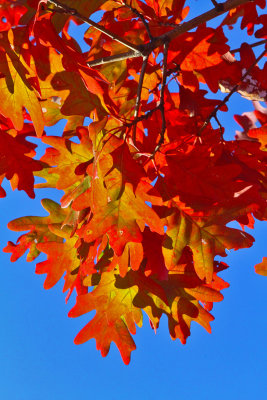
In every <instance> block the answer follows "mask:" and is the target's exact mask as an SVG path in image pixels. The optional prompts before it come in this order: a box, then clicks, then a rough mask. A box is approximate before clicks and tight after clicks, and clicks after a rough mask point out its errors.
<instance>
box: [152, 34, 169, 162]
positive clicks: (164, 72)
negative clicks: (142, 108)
mask: <svg viewBox="0 0 267 400" xmlns="http://www.w3.org/2000/svg"><path fill="white" fill-rule="evenodd" d="M168 47H169V41H168V40H167V41H166V43H164V52H163V68H162V83H161V88H160V103H159V109H160V113H161V131H160V139H159V142H158V144H157V145H156V147H155V150H154V152H153V156H152V157H154V155H155V154H156V152H157V151H158V150H159V149H160V146H161V145H162V143H163V142H164V134H165V130H166V118H165V109H164V94H165V86H166V80H167V58H168Z"/></svg>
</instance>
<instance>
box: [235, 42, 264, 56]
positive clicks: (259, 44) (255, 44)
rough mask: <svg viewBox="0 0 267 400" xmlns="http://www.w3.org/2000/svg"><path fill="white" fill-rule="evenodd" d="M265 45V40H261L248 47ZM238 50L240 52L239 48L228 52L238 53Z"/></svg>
mask: <svg viewBox="0 0 267 400" xmlns="http://www.w3.org/2000/svg"><path fill="white" fill-rule="evenodd" d="M266 43H267V39H263V40H259V41H258V42H256V43H252V44H249V46H250V47H251V48H252V47H257V46H261V45H262V44H266ZM240 50H241V47H239V48H238V49H233V50H230V53H238V52H239V51H240Z"/></svg>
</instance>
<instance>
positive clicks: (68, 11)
mask: <svg viewBox="0 0 267 400" xmlns="http://www.w3.org/2000/svg"><path fill="white" fill-rule="evenodd" d="M48 1H49V3H51V4H53V5H54V6H56V7H57V8H59V10H61V12H64V13H65V14H69V15H72V16H73V17H76V18H79V19H80V20H81V21H83V22H85V23H86V24H88V25H91V26H93V27H94V28H95V29H97V30H98V31H100V32H102V33H104V34H105V35H107V36H109V37H110V38H111V39H113V40H115V41H116V42H118V43H120V44H122V45H124V46H126V47H128V49H130V50H132V51H134V52H137V53H140V51H139V48H138V47H137V46H135V45H134V44H132V43H130V42H128V40H125V39H123V38H121V37H119V36H117V35H116V34H115V33H112V32H110V31H109V30H107V29H105V28H104V27H103V26H101V25H99V24H97V23H96V22H94V21H93V20H91V19H89V18H86V17H84V16H83V15H81V14H80V13H79V12H78V11H77V10H76V9H75V8H70V7H68V6H66V5H65V4H61V3H59V2H58V1H57V0H48ZM53 11H55V12H58V10H57V9H55V10H53Z"/></svg>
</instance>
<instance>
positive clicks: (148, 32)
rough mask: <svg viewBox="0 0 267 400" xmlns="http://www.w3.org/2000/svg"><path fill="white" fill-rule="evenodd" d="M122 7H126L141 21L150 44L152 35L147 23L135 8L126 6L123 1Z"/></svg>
mask: <svg viewBox="0 0 267 400" xmlns="http://www.w3.org/2000/svg"><path fill="white" fill-rule="evenodd" d="M124 6H125V7H127V8H129V9H130V10H131V11H132V12H133V13H134V14H135V15H137V16H138V18H140V19H141V21H142V22H143V24H144V27H145V28H146V31H147V34H148V37H149V40H150V41H151V42H152V40H153V36H152V34H151V31H150V28H149V25H148V23H147V21H146V19H145V17H144V16H143V14H141V13H140V12H139V11H138V10H137V9H136V8H134V7H132V6H131V5H130V4H127V3H126V2H125V1H124Z"/></svg>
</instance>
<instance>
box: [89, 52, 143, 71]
mask: <svg viewBox="0 0 267 400" xmlns="http://www.w3.org/2000/svg"><path fill="white" fill-rule="evenodd" d="M136 57H142V53H137V52H136V51H132V50H131V51H127V52H126V53H120V54H114V55H113V56H107V57H102V58H97V59H95V60H92V61H89V62H88V63H87V65H88V67H97V66H98V65H104V64H109V63H112V62H115V61H122V60H127V59H128V58H136Z"/></svg>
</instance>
